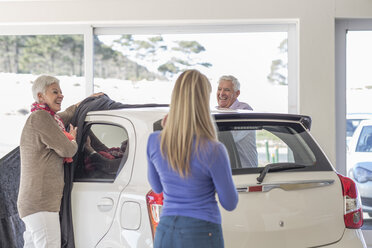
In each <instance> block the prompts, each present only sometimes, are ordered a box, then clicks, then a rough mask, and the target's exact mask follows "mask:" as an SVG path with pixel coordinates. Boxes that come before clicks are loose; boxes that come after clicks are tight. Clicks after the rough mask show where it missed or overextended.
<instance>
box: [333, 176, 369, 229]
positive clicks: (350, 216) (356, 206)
mask: <svg viewBox="0 0 372 248" xmlns="http://www.w3.org/2000/svg"><path fill="white" fill-rule="evenodd" d="M338 177H339V178H340V180H341V185H342V194H343V196H344V203H345V213H344V221H345V226H346V227H347V228H351V229H358V228H361V227H362V226H363V211H362V204H361V202H360V197H359V194H358V189H357V187H356V184H355V182H354V181H353V180H351V179H350V178H348V177H345V176H342V175H340V174H338Z"/></svg>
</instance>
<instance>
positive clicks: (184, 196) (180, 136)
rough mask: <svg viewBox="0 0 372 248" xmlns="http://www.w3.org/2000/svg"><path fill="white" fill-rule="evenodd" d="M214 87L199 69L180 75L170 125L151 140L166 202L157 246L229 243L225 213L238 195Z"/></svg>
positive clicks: (152, 176) (151, 172)
mask: <svg viewBox="0 0 372 248" xmlns="http://www.w3.org/2000/svg"><path fill="white" fill-rule="evenodd" d="M210 93H211V85H210V82H209V81H208V79H207V78H206V76H204V75H203V74H201V73H200V72H199V71H197V70H187V71H185V72H183V73H182V74H181V75H180V76H179V77H178V79H177V81H176V84H175V86H174V89H173V92H172V99H171V104H170V111H169V114H168V117H167V121H166V122H165V124H164V129H163V131H161V132H155V133H153V134H151V135H150V137H149V139H148V144H147V159H148V180H149V182H150V184H151V187H152V189H153V191H154V192H156V193H161V192H163V193H164V205H163V209H162V214H161V218H160V223H159V225H158V227H157V230H156V235H155V241H154V247H174V248H177V247H193V248H197V247H203V248H206V247H213V248H218V247H224V242H223V235H222V229H221V214H220V211H219V208H218V204H217V201H216V197H215V194H216V192H217V194H218V198H219V201H220V203H221V205H222V207H223V208H225V209H226V210H228V211H232V210H233V209H235V207H236V205H237V203H238V193H237V191H236V188H235V185H234V183H233V180H232V176H231V168H230V162H229V158H228V154H227V151H226V148H225V147H224V146H223V145H222V144H221V143H219V142H218V141H217V139H216V131H215V128H214V125H213V122H212V118H211V114H210V108H209V98H210Z"/></svg>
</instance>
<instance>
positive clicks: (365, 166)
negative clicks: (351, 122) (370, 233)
mask: <svg viewBox="0 0 372 248" xmlns="http://www.w3.org/2000/svg"><path fill="white" fill-rule="evenodd" d="M348 166H349V176H350V177H352V178H353V179H354V180H355V181H356V183H357V187H358V189H359V192H360V195H361V200H362V205H363V211H365V212H367V213H368V214H369V215H370V216H372V120H363V121H361V122H360V124H359V126H358V127H357V129H356V130H355V132H354V134H353V136H352V138H351V140H350V144H349V147H348Z"/></svg>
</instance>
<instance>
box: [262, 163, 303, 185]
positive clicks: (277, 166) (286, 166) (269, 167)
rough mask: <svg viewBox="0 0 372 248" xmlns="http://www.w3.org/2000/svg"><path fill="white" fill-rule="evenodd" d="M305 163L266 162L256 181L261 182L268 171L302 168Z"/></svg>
mask: <svg viewBox="0 0 372 248" xmlns="http://www.w3.org/2000/svg"><path fill="white" fill-rule="evenodd" d="M305 167H306V165H302V164H295V163H275V164H267V165H266V166H265V168H264V169H263V170H262V171H261V173H260V176H259V177H257V182H258V183H259V184H260V183H262V182H263V180H264V178H265V176H266V174H267V173H268V172H269V171H284V170H291V169H302V168H305Z"/></svg>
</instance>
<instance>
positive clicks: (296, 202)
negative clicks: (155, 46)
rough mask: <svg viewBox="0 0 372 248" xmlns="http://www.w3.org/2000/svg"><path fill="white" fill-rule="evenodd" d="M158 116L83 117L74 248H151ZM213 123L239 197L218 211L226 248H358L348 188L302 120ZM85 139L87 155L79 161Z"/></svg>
mask: <svg viewBox="0 0 372 248" xmlns="http://www.w3.org/2000/svg"><path fill="white" fill-rule="evenodd" d="M167 112H168V109H167V108H136V109H120V110H108V111H95V112H90V113H88V115H87V117H86V125H85V127H84V130H81V131H82V132H84V139H83V141H82V142H81V144H80V146H79V147H80V148H79V152H80V154H79V164H78V167H77V170H76V173H75V178H74V185H73V191H72V212H73V223H74V236H75V244H76V247H114V248H115V247H153V237H154V233H155V232H156V226H157V223H158V221H159V217H160V214H161V206H162V195H158V194H154V193H153V192H152V191H151V188H150V185H149V183H148V181H147V160H146V145H147V144H146V143H147V138H148V136H149V134H150V133H151V132H153V131H154V130H159V129H161V125H160V121H161V119H162V118H163V117H164V116H165V114H166V113H167ZM213 116H214V118H215V120H216V125H217V126H218V130H219V131H218V133H219V135H218V136H219V139H220V141H221V142H223V143H224V144H225V145H226V147H227V150H228V152H229V156H230V161H231V167H232V172H233V179H234V182H235V185H236V187H237V190H238V192H239V203H238V207H237V208H236V210H234V211H232V212H227V211H224V210H222V208H220V209H221V211H222V228H223V232H224V240H225V246H226V247H234V248H236V247H237V248H238V247H262V248H272V247H289V248H291V247H293V248H299V247H327V248H345V247H355V248H357V247H366V245H365V242H364V239H363V235H362V233H361V229H360V228H361V226H362V225H363V218H362V209H361V204H360V198H359V195H358V191H357V189H356V185H355V183H354V182H353V181H352V180H351V179H349V178H347V177H344V176H342V175H339V174H337V173H336V171H335V169H334V168H333V166H332V165H331V164H330V162H329V160H328V159H327V158H326V156H325V155H324V153H323V152H322V150H321V148H320V147H319V146H318V145H317V143H316V142H315V141H314V139H313V138H312V136H311V134H310V133H309V128H310V124H311V120H310V118H309V117H307V116H301V115H289V114H269V113H255V112H252V111H231V112H226V111H224V112H213ZM88 136H89V137H90V139H91V142H90V143H91V145H92V147H93V148H94V149H95V150H96V152H87V151H83V149H82V147H83V146H84V144H86V141H85V140H86V137H88ZM252 137H253V138H252ZM252 140H253V142H252ZM119 148H120V149H119ZM114 151H115V152H114ZM248 153H249V154H256V156H257V159H256V160H255V161H250V157H249V156H248V158H247V157H246V156H245V154H248ZM100 156H101V158H100Z"/></svg>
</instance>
